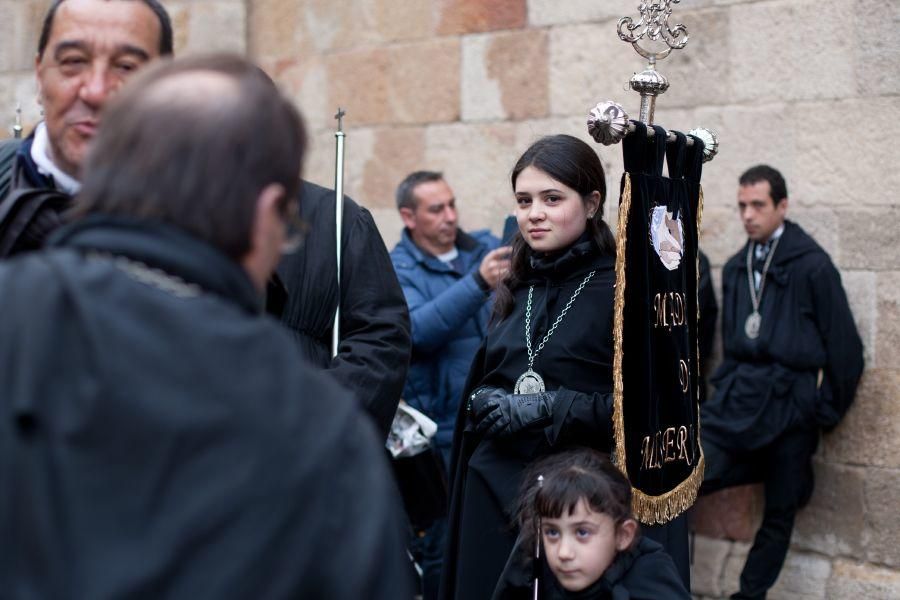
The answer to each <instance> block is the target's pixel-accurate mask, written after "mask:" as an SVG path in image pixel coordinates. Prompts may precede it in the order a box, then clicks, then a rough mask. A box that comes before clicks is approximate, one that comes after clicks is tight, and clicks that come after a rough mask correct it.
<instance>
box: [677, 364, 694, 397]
mask: <svg viewBox="0 0 900 600" xmlns="http://www.w3.org/2000/svg"><path fill="white" fill-rule="evenodd" d="M678 382H679V383H680V384H681V391H682V392H683V393H685V394H686V393H687V391H688V388H689V387H690V385H691V377H690V371H689V370H688V366H687V363H686V362H684V361H683V360H679V361H678Z"/></svg>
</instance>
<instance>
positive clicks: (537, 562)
mask: <svg viewBox="0 0 900 600" xmlns="http://www.w3.org/2000/svg"><path fill="white" fill-rule="evenodd" d="M537 484H538V491H537V493H536V494H535V497H537V494H540V493H541V488H543V487H544V476H543V475H538V479H537ZM536 512H537V511H535V513H536ZM534 529H535V532H534V533H535V536H534V573H533V575H534V584H533V585H532V598H533V600H538V593H539V592H540V588H541V517H540V515H538V514H535V516H534Z"/></svg>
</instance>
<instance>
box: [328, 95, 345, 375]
mask: <svg viewBox="0 0 900 600" xmlns="http://www.w3.org/2000/svg"><path fill="white" fill-rule="evenodd" d="M345 114H347V113H345V112H344V109H343V108H341V107H340V106H339V107H338V111H337V114H336V115H334V118H335V119H337V122H338V127H337V131H335V132H334V139H335V157H334V163H335V164H334V230H335V252H336V254H335V256H336V257H337V291H338V302H337V308H336V309H335V311H334V327H333V328H332V329H331V358H334V357H335V356H337V353H338V346H339V345H340V343H341V238H342V237H343V235H342V233H343V229H344V115H345Z"/></svg>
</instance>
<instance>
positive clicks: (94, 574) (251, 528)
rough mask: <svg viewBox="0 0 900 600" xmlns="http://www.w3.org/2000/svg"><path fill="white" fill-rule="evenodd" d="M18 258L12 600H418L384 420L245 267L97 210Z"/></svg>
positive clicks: (6, 424) (1, 571)
mask: <svg viewBox="0 0 900 600" xmlns="http://www.w3.org/2000/svg"><path fill="white" fill-rule="evenodd" d="M51 245H52V247H51V248H48V249H46V250H44V251H43V252H31V253H27V254H25V255H23V256H21V257H20V258H17V259H14V260H11V261H7V262H4V263H2V264H0V314H2V315H3V318H2V319H0V381H2V382H3V393H2V394H0V540H3V542H2V544H0V590H3V592H2V593H0V595H2V596H3V597H4V598H12V599H16V600H25V599H31V598H93V599H98V600H102V599H107V598H109V599H111V598H254V599H257V598H383V599H385V600H394V599H396V598H410V597H411V595H412V591H411V586H410V584H409V582H408V578H407V577H406V569H407V563H406V560H405V556H404V550H403V548H404V537H403V533H402V529H401V523H402V520H401V519H402V517H401V515H400V514H399V499H398V498H397V496H396V492H395V489H394V487H393V481H392V478H391V475H390V471H389V470H388V467H387V465H386V464H385V459H384V456H383V454H382V453H380V452H377V451H376V452H373V448H377V447H378V445H379V442H378V441H377V439H376V434H375V431H374V428H373V427H372V426H371V424H370V423H368V420H367V419H366V418H365V417H363V416H362V414H361V412H360V411H359V409H358V408H357V407H356V406H355V404H354V402H353V401H352V399H351V398H350V395H349V393H347V392H345V391H344V390H343V389H341V388H340V387H339V386H338V385H337V384H335V383H334V382H332V381H331V379H330V378H329V377H326V376H325V375H323V374H322V373H320V372H318V371H317V370H314V369H312V368H310V367H308V366H306V364H305V363H304V362H303V361H302V360H301V359H300V358H299V356H298V355H297V351H296V347H295V346H296V345H295V344H294V343H293V342H292V341H291V339H290V337H289V335H288V334H287V332H285V330H284V328H283V327H281V326H280V324H278V323H277V322H276V321H274V320H272V319H270V318H268V317H265V316H263V315H262V314H260V313H261V299H260V296H259V295H258V294H257V292H256V290H255V289H254V288H253V286H252V284H251V283H250V280H249V278H248V277H247V275H246V274H245V272H244V271H243V270H242V269H241V268H240V267H239V266H238V265H237V264H236V263H234V262H233V261H231V260H229V259H228V258H226V257H225V256H224V255H222V254H220V253H219V252H217V251H216V250H215V249H213V248H212V247H211V246H208V245H206V244H204V243H202V242H200V241H198V240H196V239H194V238H192V237H190V236H188V235H187V234H185V233H183V232H181V231H180V230H177V229H174V228H171V227H167V226H163V225H153V224H149V223H147V222H129V221H124V220H121V219H115V220H114V219H111V218H101V217H93V218H90V219H86V220H84V221H82V222H80V223H78V224H75V225H72V226H68V227H65V228H63V229H60V230H59V231H58V232H57V234H55V239H54V241H52V242H51Z"/></svg>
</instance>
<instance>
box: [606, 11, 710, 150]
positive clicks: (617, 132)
mask: <svg viewBox="0 0 900 600" xmlns="http://www.w3.org/2000/svg"><path fill="white" fill-rule="evenodd" d="M679 2H681V0H664V1H662V2H641V3H640V4H639V5H638V11H640V13H641V16H640V19H639V20H638V21H637V23H635V22H634V19H632V18H631V17H622V18H621V19H619V24H618V27H617V30H618V33H619V39H621V40H622V41H623V42H628V43H629V44H631V47H632V48H634V50H635V52H637V53H638V54H640V55H641V56H643V57H644V58H646V59H647V61H648V64H647V68H646V69H644V70H643V71H641V72H640V73H635V74H634V76H633V77H632V78H631V82H630V84H631V89H633V90H634V91H636V92H638V93H639V94H640V95H641V111H640V118H639V119H638V120H639V121H641V122H643V123H646V124H647V125H652V124H653V113H654V111H655V109H656V97H657V96H659V95H660V94H664V93H665V92H666V90H668V89H669V80H668V79H666V78H665V76H663V75H662V74H661V73H660V72H658V71H657V70H656V61H658V60H662V59H664V58H666V57H667V56H669V54H671V52H672V50H681V49H682V48H684V47H685V45H686V44H687V42H688V31H687V28H686V27H685V26H684V25H683V24H681V23H678V24H676V25H675V26H674V27H673V26H671V25H669V17H671V16H672V4H678V3H679ZM644 38H646V39H647V40H650V41H652V42H656V43H657V44H658V45H663V44H664V45H665V48H663V49H662V50H660V51H659V52H651V51H649V50H647V49H646V48H643V47H641V45H640V44H639V43H638V42H640V41H641V40H643V39H644ZM632 131H634V125H633V124H631V123H630V122H629V120H628V113H626V112H625V109H624V108H623V107H622V105H621V104H619V103H617V102H613V101H612V100H606V101H604V102H600V103H598V104H597V105H596V106H595V107H594V108H593V109H591V112H590V114H589V115H588V132H589V133H590V134H591V136H592V137H593V138H594V140H596V141H597V143H600V144H603V145H605V146H609V145H611V144H617V143H619V142H620V141H621V140H622V138H624V137H625V136H626V135H628V134H629V133H630V132H632ZM652 131H653V130H652V129H649V131H648V133H649V132H652ZM689 134H690V135H694V136H697V137H698V138H700V139H701V140H703V144H704V150H703V160H704V162H706V161H710V160H712V159H713V157H714V156H715V155H716V152H717V151H718V146H719V141H718V138H717V137H716V135H715V134H714V133H713V132H712V131H710V130H709V129H704V128H697V129H692V130H691V131H690V132H689ZM669 138H670V139H671V140H674V139H675V136H674V134H672V133H671V132H670V133H669ZM688 139H689V140H690V138H688ZM688 143H691V142H690V141H689V142H688Z"/></svg>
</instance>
